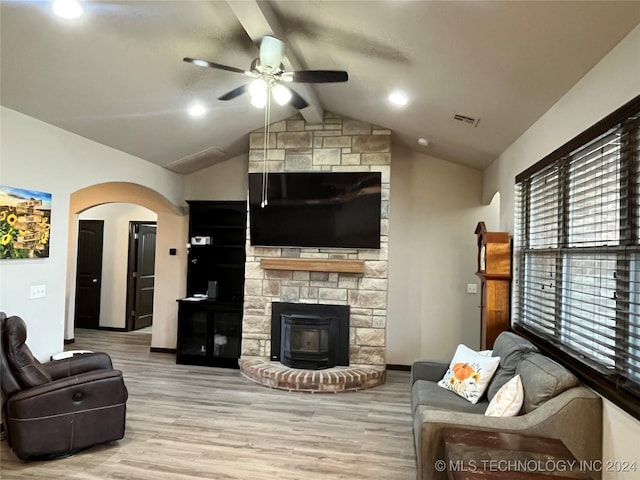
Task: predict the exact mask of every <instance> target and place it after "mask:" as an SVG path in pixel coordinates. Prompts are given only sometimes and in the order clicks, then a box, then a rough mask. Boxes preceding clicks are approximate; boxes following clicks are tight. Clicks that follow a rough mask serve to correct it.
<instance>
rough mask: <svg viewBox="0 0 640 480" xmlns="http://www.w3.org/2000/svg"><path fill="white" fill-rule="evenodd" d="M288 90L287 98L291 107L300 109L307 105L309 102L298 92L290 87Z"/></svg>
mask: <svg viewBox="0 0 640 480" xmlns="http://www.w3.org/2000/svg"><path fill="white" fill-rule="evenodd" d="M289 91H290V92H291V100H289V103H290V104H291V106H292V107H294V108H296V109H298V110H302V109H303V108H306V107H308V106H309V102H307V101H306V100H305V99H304V98H302V97H301V96H300V94H299V93H298V92H296V91H295V90H291V89H289Z"/></svg>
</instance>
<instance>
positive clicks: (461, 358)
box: [438, 344, 500, 403]
mask: <svg viewBox="0 0 640 480" xmlns="http://www.w3.org/2000/svg"><path fill="white" fill-rule="evenodd" d="M499 363H500V357H488V356H486V355H482V354H480V353H478V352H476V351H475V350H472V349H470V348H469V347H467V346H465V345H462V344H460V345H458V348H457V349H456V353H455V355H454V356H453V360H451V363H450V364H449V369H448V370H447V373H445V374H444V377H443V378H442V380H440V381H439V382H438V385H439V386H441V387H442V388H446V389H447V390H451V391H452V392H455V393H457V394H458V395H460V396H461V397H462V398H464V399H466V400H468V401H469V402H471V403H478V400H480V398H481V397H482V394H483V393H484V391H485V390H486V389H487V386H489V382H490V381H491V377H493V374H494V373H495V371H496V369H497V368H498V364H499Z"/></svg>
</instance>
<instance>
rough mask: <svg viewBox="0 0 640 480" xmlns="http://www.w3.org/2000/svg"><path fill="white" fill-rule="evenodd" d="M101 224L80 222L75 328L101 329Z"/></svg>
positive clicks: (94, 221) (91, 221)
mask: <svg viewBox="0 0 640 480" xmlns="http://www.w3.org/2000/svg"><path fill="white" fill-rule="evenodd" d="M103 234H104V221H102V220H80V222H79V225H78V261H77V264H76V302H75V305H76V309H75V326H76V328H98V327H99V326H100V285H101V283H102V243H103V242H102V240H103Z"/></svg>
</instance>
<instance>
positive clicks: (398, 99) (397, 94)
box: [389, 90, 409, 107]
mask: <svg viewBox="0 0 640 480" xmlns="http://www.w3.org/2000/svg"><path fill="white" fill-rule="evenodd" d="M389 101H390V102H391V103H393V104H394V105H398V106H399V107H403V106H404V105H406V104H407V103H409V96H408V95H407V94H406V93H405V92H403V91H402V90H395V91H393V92H391V93H390V94H389Z"/></svg>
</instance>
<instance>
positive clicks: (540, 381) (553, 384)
mask: <svg viewBox="0 0 640 480" xmlns="http://www.w3.org/2000/svg"><path fill="white" fill-rule="evenodd" d="M516 373H518V374H519V375H520V378H521V380H522V388H523V390H524V402H523V404H522V413H529V412H532V411H533V410H535V409H536V408H538V407H539V406H540V405H542V404H543V403H544V402H546V401H547V400H549V399H550V398H553V397H555V396H556V395H559V394H560V393H562V392H564V391H565V390H567V389H569V388H571V387H575V386H576V385H578V379H577V378H576V377H575V375H573V374H572V373H571V372H570V371H569V370H567V369H566V368H564V367H563V366H562V365H559V364H557V363H556V362H554V361H553V360H551V359H550V358H548V357H545V356H544V355H541V354H539V353H528V354H526V355H525V356H524V357H523V358H522V360H521V361H520V363H519V364H518V367H517V368H516Z"/></svg>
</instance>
